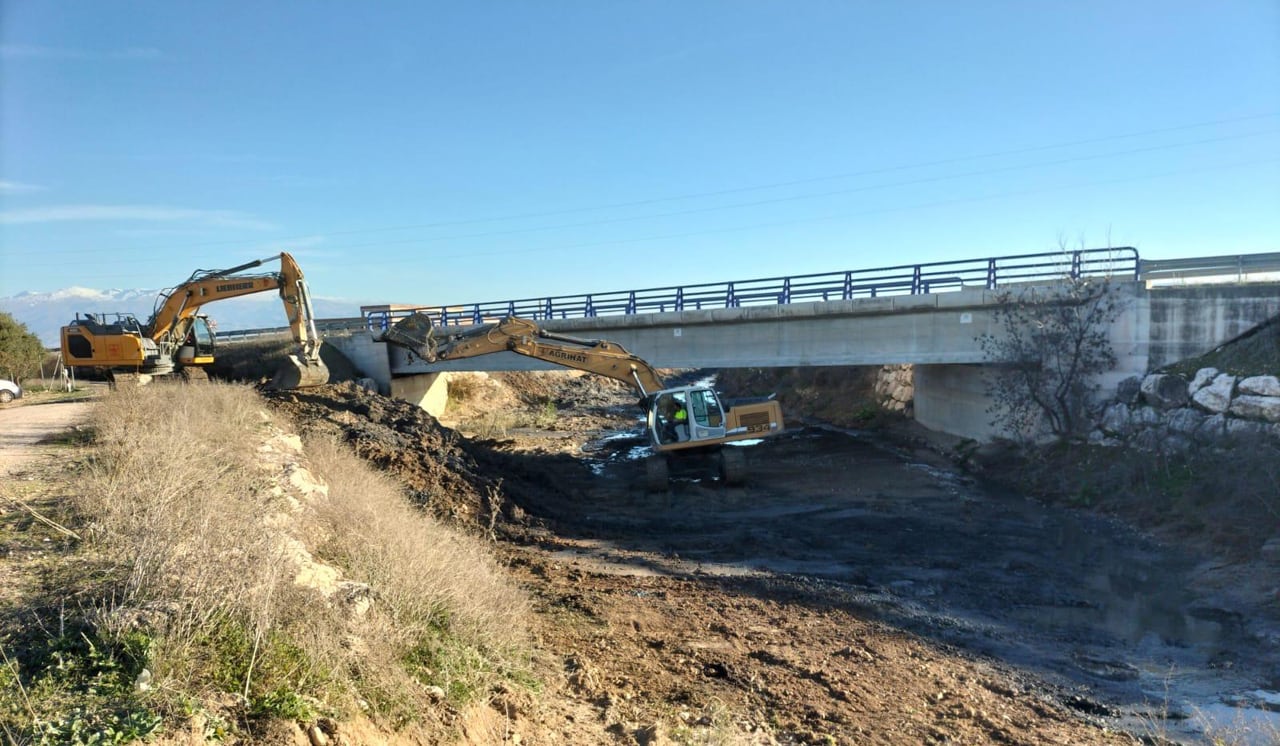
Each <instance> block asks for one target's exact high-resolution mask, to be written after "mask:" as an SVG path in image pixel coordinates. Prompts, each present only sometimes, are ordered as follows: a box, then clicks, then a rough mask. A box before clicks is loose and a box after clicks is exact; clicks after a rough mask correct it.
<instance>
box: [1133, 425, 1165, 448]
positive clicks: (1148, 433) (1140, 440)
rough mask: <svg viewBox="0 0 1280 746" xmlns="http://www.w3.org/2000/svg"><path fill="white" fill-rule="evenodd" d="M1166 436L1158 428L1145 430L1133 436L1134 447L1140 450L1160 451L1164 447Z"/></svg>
mask: <svg viewBox="0 0 1280 746" xmlns="http://www.w3.org/2000/svg"><path fill="white" fill-rule="evenodd" d="M1164 441H1165V438H1164V436H1163V433H1160V432H1159V431H1157V430H1143V431H1142V432H1140V433H1138V434H1137V435H1135V436H1134V438H1133V447H1134V448H1137V449H1138V450H1140V451H1151V452H1158V451H1161V450H1163V449H1164Z"/></svg>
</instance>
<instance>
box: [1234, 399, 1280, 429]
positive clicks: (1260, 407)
mask: <svg viewBox="0 0 1280 746" xmlns="http://www.w3.org/2000/svg"><path fill="white" fill-rule="evenodd" d="M1231 414H1234V415H1235V416H1237V417H1244V418H1245V419H1250V420H1265V421H1267V422H1280V396H1252V395H1249V394H1245V395H1242V396H1237V397H1236V398H1235V399H1234V400H1233V401H1232V402H1231Z"/></svg>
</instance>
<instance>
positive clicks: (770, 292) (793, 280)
mask: <svg viewBox="0 0 1280 746" xmlns="http://www.w3.org/2000/svg"><path fill="white" fill-rule="evenodd" d="M1140 266H1141V262H1140V260H1139V259H1138V251H1137V249H1134V248H1132V247H1129V246H1124V247H1118V248H1101V249H1080V250H1077V251H1055V252H1048V253H1041V254H1018V255H1015V256H1003V257H988V258H982V259H964V260H959V261H948V262H930V263H926V264H903V265H899V266H896V267H881V268H877V269H856V270H847V271H844V272H826V273H821V274H811V275H795V276H791V277H766V278H760V279H755V280H733V281H730V282H715V283H702V284H698V285H683V286H676V287H661V288H644V289H642V290H617V291H611V292H604V293H587V294H585V295H559V296H549V297H544V298H521V299H518V300H504V301H487V302H483V303H463V304H453V305H443V306H422V307H403V306H396V307H394V308H393V307H388V306H364V307H362V308H361V309H360V312H361V314H362V315H363V316H364V318H365V321H366V326H367V327H368V328H369V329H370V330H372V331H379V330H385V329H387V328H389V327H390V326H391V325H392V324H394V323H395V322H396V321H397V320H399V319H401V318H404V317H405V316H408V315H409V314H411V313H415V312H418V313H425V314H427V315H429V316H430V317H431V319H432V321H434V322H435V323H436V325H438V326H460V325H461V326H465V325H471V324H483V323H487V322H490V321H495V320H498V319H501V318H503V317H506V316H520V317H523V318H527V319H534V320H539V321H546V320H549V319H568V318H584V317H594V316H619V315H630V314H637V313H663V312H667V311H694V310H701V309H708V308H742V307H744V306H773V305H787V304H790V303H804V302H808V301H832V300H852V299H854V298H877V297H881V296H891V295H922V294H925V293H943V292H951V291H955V290H960V289H962V288H975V287H977V288H987V289H995V288H996V287H998V286H1000V285H1008V284H1011V283H1017V282H1029V281H1034V280H1060V279H1063V278H1066V277H1073V278H1080V277H1120V278H1124V279H1135V280H1136V279H1138V273H1139V269H1140Z"/></svg>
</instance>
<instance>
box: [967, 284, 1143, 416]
mask: <svg viewBox="0 0 1280 746" xmlns="http://www.w3.org/2000/svg"><path fill="white" fill-rule="evenodd" d="M999 300H1000V305H998V306H997V307H996V311H995V321H996V325H997V327H998V331H996V332H995V333H991V334H982V335H980V336H979V337H978V342H979V344H980V345H981V346H982V351H983V353H984V354H985V355H986V357H987V360H989V361H990V362H992V363H994V364H996V365H995V372H994V373H993V374H992V375H990V376H989V377H988V378H987V381H986V386H987V395H988V396H989V397H990V398H991V401H992V405H991V407H990V408H989V409H988V410H987V411H988V413H990V414H991V415H992V420H991V424H992V425H993V426H995V427H997V428H999V429H1001V430H1002V431H1004V432H1005V433H1006V434H1008V435H1010V436H1012V437H1014V438H1018V439H1027V438H1033V437H1034V436H1035V435H1036V434H1037V433H1039V432H1042V431H1043V428H1045V427H1047V428H1048V430H1049V431H1050V432H1052V433H1053V434H1054V435H1056V436H1058V437H1060V438H1064V437H1073V436H1078V435H1081V434H1083V433H1084V432H1085V431H1086V430H1087V429H1088V426H1089V405H1090V401H1091V399H1092V397H1093V395H1094V393H1095V392H1096V391H1097V390H1098V383H1097V380H1096V377H1097V375H1098V374H1099V373H1103V372H1105V371H1108V370H1111V369H1112V368H1114V367H1115V364H1116V355H1115V351H1114V350H1113V349H1112V347H1111V341H1110V338H1109V334H1108V333H1109V330H1110V325H1111V323H1112V322H1114V321H1115V320H1116V317H1117V316H1118V315H1119V313H1120V303H1119V299H1118V296H1117V293H1116V291H1115V287H1114V286H1113V285H1112V283H1111V281H1110V280H1109V279H1106V278H1082V277H1067V278H1065V279H1064V281H1063V282H1062V283H1061V284H1060V285H1058V286H1055V287H1052V288H1050V287H1043V286H1041V287H1030V288H1024V289H1021V290H1007V291H1004V292H1003V293H1002V294H1001V295H1000V296H999Z"/></svg>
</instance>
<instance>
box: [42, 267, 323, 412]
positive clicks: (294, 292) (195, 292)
mask: <svg viewBox="0 0 1280 746" xmlns="http://www.w3.org/2000/svg"><path fill="white" fill-rule="evenodd" d="M273 261H279V262H280V269H279V271H277V272H265V273H261V274H242V273H243V272H244V271H245V270H248V269H253V268H255V267H260V266H262V265H263V264H265V263H267V262H273ZM271 290H277V291H279V293H280V299H281V301H283V303H284V310H285V315H286V316H287V317H288V319H289V330H290V332H291V333H292V335H293V340H294V342H296V343H297V344H298V353H297V354H296V355H290V356H289V362H288V364H286V365H285V366H284V367H283V368H281V370H280V371H279V372H277V374H276V378H275V380H274V381H273V386H275V387H276V388H286V389H291V388H302V387H306V386H317V385H319V384H322V383H325V382H327V381H328V379H329V372H328V370H327V369H326V368H325V366H324V363H323V362H322V361H321V360H320V344H321V340H320V337H319V335H318V334H317V333H316V326H315V313H314V311H313V310H312V307H311V294H310V290H309V288H308V287H307V283H306V280H305V279H304V278H303V275H302V269H301V268H300V267H299V266H298V263H297V262H296V261H295V260H294V258H293V256H292V255H290V254H288V253H286V252H282V253H280V254H279V255H277V256H272V257H267V258H265V259H257V260H254V261H252V262H247V263H245V264H241V265H239V266H236V267H232V268H230V269H220V270H197V271H196V272H194V273H192V275H191V277H189V278H187V280H186V281H185V282H183V283H181V284H179V285H178V286H176V287H174V288H172V289H170V290H167V291H165V292H163V293H161V295H160V297H159V298H157V299H156V307H155V310H154V311H153V312H152V314H151V318H150V319H148V320H147V322H146V323H145V324H139V323H138V322H137V321H136V320H135V319H133V318H132V317H122V318H119V319H116V322H115V323H101V322H100V321H99V320H98V319H97V318H96V317H93V316H92V315H90V316H89V317H88V318H86V319H80V318H77V319H76V320H75V321H74V322H72V324H70V325H69V326H66V327H63V330H62V342H63V344H62V347H63V355H64V357H65V358H66V360H67V363H68V364H69V365H78V366H86V367H90V366H91V367H96V368H103V369H108V370H113V371H119V372H132V373H148V374H153V375H164V374H166V373H169V372H172V371H173V370H174V369H175V367H177V366H183V365H185V366H195V365H201V364H207V363H210V362H212V361H213V358H212V356H211V354H209V353H211V351H212V350H211V345H212V334H211V333H210V332H209V330H208V329H207V328H206V325H205V324H204V323H203V321H202V316H201V315H200V309H201V307H202V306H204V305H206V304H208V303H212V302H214V301H220V300H226V299H228V298H238V297H240V296H242V295H252V294H254V293H262V292H267V291H271ZM202 340H203V341H204V344H203V345H202V344H201V341H202ZM183 350H194V351H193V352H191V353H190V354H184V353H183V352H182V351H183Z"/></svg>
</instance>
